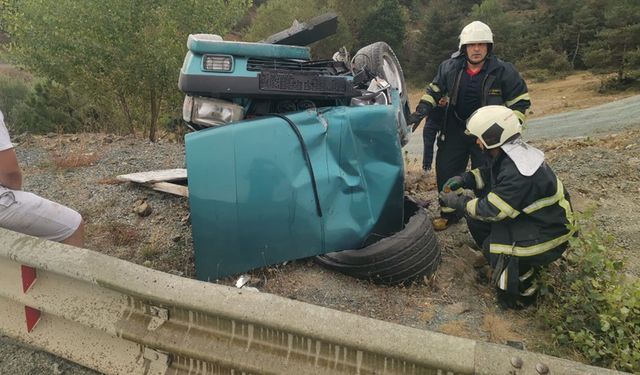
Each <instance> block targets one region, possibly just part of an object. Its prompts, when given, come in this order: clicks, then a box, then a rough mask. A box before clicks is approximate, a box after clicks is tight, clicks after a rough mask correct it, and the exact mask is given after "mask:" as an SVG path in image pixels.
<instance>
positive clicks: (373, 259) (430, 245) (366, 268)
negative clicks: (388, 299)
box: [315, 198, 440, 285]
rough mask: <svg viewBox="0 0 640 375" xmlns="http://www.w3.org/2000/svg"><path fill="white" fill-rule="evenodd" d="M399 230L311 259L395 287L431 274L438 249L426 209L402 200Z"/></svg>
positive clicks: (435, 267) (436, 263) (438, 255)
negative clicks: (354, 247) (361, 245)
mask: <svg viewBox="0 0 640 375" xmlns="http://www.w3.org/2000/svg"><path fill="white" fill-rule="evenodd" d="M405 218H406V219H407V220H405V222H406V224H405V227H404V229H403V230H401V231H400V232H398V233H395V234H393V235H391V236H389V237H386V238H383V239H382V240H380V241H378V242H376V243H373V244H371V245H369V246H367V247H364V248H362V249H357V250H344V251H337V252H333V253H328V254H324V255H319V256H317V257H315V259H316V261H317V262H318V263H319V264H321V265H322V266H324V267H326V268H329V269H332V270H335V271H339V272H341V273H344V274H347V275H350V276H353V277H357V278H360V279H366V280H371V281H373V282H375V283H378V284H386V285H396V284H403V283H406V282H409V281H412V280H414V279H416V278H418V277H423V276H429V275H431V274H433V273H434V272H435V271H436V269H437V268H438V265H439V264H440V246H439V244H438V241H437V240H436V236H435V233H434V231H433V228H432V226H431V222H430V218H429V215H428V213H427V211H426V210H424V209H423V208H421V207H419V206H418V205H417V204H416V203H415V202H413V201H412V200H410V199H408V198H407V199H405Z"/></svg>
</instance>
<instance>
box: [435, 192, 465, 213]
mask: <svg viewBox="0 0 640 375" xmlns="http://www.w3.org/2000/svg"><path fill="white" fill-rule="evenodd" d="M438 198H439V199H440V205H441V206H444V207H449V208H453V209H454V210H456V211H457V212H464V211H465V209H466V206H467V202H468V201H470V200H471V197H469V196H467V195H464V194H461V191H460V192H455V191H450V192H448V193H445V192H441V193H440V194H439V195H438Z"/></svg>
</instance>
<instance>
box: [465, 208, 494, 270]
mask: <svg viewBox="0 0 640 375" xmlns="http://www.w3.org/2000/svg"><path fill="white" fill-rule="evenodd" d="M466 221H467V228H469V233H471V237H473V240H474V241H475V243H476V245H477V246H478V248H479V249H481V250H482V253H483V254H484V256H485V258H487V260H489V241H488V240H489V234H491V224H489V223H485V222H484V221H480V220H475V219H472V218H470V217H467V218H466Z"/></svg>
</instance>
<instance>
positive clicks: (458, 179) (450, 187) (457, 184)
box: [442, 176, 465, 192]
mask: <svg viewBox="0 0 640 375" xmlns="http://www.w3.org/2000/svg"><path fill="white" fill-rule="evenodd" d="M464 188H465V186H464V179H463V178H462V176H454V177H451V178H450V179H448V180H447V182H445V183H444V186H443V187H442V191H444V192H448V191H456V190H458V189H464Z"/></svg>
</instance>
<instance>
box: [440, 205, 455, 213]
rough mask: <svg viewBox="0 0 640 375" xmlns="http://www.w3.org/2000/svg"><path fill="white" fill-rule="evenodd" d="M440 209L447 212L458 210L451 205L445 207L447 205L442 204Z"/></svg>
mask: <svg viewBox="0 0 640 375" xmlns="http://www.w3.org/2000/svg"><path fill="white" fill-rule="evenodd" d="M440 211H442V212H444V213H446V214H450V213H452V212H456V209H455V208H451V207H445V206H440Z"/></svg>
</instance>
